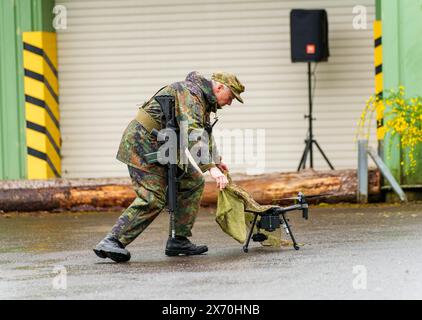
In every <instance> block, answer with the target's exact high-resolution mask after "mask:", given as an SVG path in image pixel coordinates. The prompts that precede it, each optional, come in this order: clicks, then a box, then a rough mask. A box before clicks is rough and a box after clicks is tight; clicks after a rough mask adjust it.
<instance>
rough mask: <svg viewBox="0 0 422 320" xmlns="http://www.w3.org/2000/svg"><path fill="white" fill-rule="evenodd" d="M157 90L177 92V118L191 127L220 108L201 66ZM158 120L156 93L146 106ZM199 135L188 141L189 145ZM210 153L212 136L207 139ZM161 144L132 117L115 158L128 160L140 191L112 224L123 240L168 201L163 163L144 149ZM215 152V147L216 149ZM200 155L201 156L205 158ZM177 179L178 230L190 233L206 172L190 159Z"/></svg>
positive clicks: (142, 227) (212, 160)
mask: <svg viewBox="0 0 422 320" xmlns="http://www.w3.org/2000/svg"><path fill="white" fill-rule="evenodd" d="M156 95H172V96H174V97H175V106H176V118H177V120H178V122H179V123H180V122H181V121H187V122H188V124H189V126H188V131H189V133H190V132H191V131H192V130H200V131H201V130H202V131H203V130H204V127H205V125H206V124H209V121H210V113H211V112H216V111H217V109H218V108H219V107H218V105H217V100H216V97H215V95H214V93H213V90H212V84H211V81H209V80H207V79H206V78H204V77H203V76H201V75H200V74H198V73H197V72H191V73H189V74H188V76H187V77H186V79H185V81H181V82H176V83H173V84H171V85H169V86H167V87H165V88H163V89H161V90H160V91H159V92H158V93H157V94H156ZM143 108H144V110H146V111H147V112H148V114H149V115H151V116H152V117H153V118H154V120H156V121H157V122H158V123H160V124H161V108H160V106H159V104H158V103H157V102H156V101H155V99H152V100H150V101H149V102H148V103H147V104H146V105H144V106H143ZM194 143H196V142H195V141H189V146H188V148H189V150H191V147H192V145H193V144H194ZM208 143H209V149H210V154H212V151H213V150H212V149H213V147H214V148H215V146H213V139H212V138H211V139H209V141H208ZM158 148H159V145H158V142H157V141H156V138H155V137H153V136H152V135H151V134H149V132H148V131H147V130H146V129H145V128H144V127H143V126H142V125H141V124H140V123H139V122H138V121H137V120H132V121H131V122H130V123H129V125H128V127H127V128H126V130H125V131H124V133H123V137H122V140H121V143H120V146H119V151H118V153H117V159H118V160H120V161H122V162H123V163H125V164H127V165H128V167H129V174H130V177H131V179H132V183H133V186H134V189H135V192H136V195H137V197H136V199H135V200H134V201H133V203H132V204H131V205H130V206H129V207H128V208H127V209H126V210H125V211H124V212H123V213H122V215H121V216H120V218H119V219H118V220H117V222H116V224H115V225H114V227H113V228H112V231H111V233H112V235H113V236H115V237H116V238H117V239H118V240H119V241H120V242H121V243H122V244H123V245H124V246H126V245H128V244H129V243H131V242H132V241H133V240H134V239H135V238H136V237H137V236H138V235H139V234H140V233H141V232H142V231H143V230H145V228H146V227H147V226H148V225H149V224H150V223H151V222H152V221H153V220H154V219H155V218H156V217H157V215H158V214H159V213H160V212H161V211H162V210H163V208H164V207H165V204H166V178H165V174H166V168H165V166H162V165H159V164H148V163H147V161H146V159H145V157H144V155H145V154H147V153H151V152H156V151H157V150H158ZM214 154H215V149H214ZM201 159H202V158H201ZM215 160H218V159H217V158H215V157H214V158H213V157H211V156H210V157H209V158H208V161H205V163H198V165H199V167H200V169H201V171H202V172H205V171H207V170H208V169H210V168H211V167H214V166H215V163H216V161H215ZM182 168H184V169H185V171H186V174H185V175H184V177H183V178H182V179H181V181H180V183H179V190H178V195H177V200H178V204H177V205H178V209H177V212H176V213H175V229H176V235H178V236H185V237H188V236H191V235H192V233H191V229H192V227H193V224H194V222H195V218H196V215H197V212H198V210H199V205H200V200H201V196H202V192H203V189H204V177H203V176H202V175H201V174H200V173H199V172H197V171H196V170H195V169H194V168H193V167H192V166H191V165H189V166H188V167H187V168H186V167H183V166H180V170H182Z"/></svg>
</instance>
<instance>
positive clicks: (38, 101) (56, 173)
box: [23, 31, 61, 179]
mask: <svg viewBox="0 0 422 320" xmlns="http://www.w3.org/2000/svg"><path fill="white" fill-rule="evenodd" d="M23 65H24V72H25V78H24V87H25V111H26V142H27V152H28V157H27V165H28V179H48V178H55V177H60V176H61V160H60V148H61V137H60V122H59V121H60V114H59V90H58V89H59V85H58V73H57V47H56V33H54V32H38V31H37V32H23Z"/></svg>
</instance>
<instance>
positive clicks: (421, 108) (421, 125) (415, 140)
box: [357, 86, 422, 174]
mask: <svg viewBox="0 0 422 320" xmlns="http://www.w3.org/2000/svg"><path fill="white" fill-rule="evenodd" d="M386 106H388V108H386ZM386 110H387V111H386ZM374 113H376V115H377V122H378V123H379V122H380V121H381V119H382V118H384V125H383V128H382V130H383V131H384V132H382V135H383V136H384V134H385V133H387V132H389V133H390V134H391V135H392V136H394V135H398V136H399V137H400V138H399V140H400V144H401V146H402V147H403V148H404V149H405V148H408V149H407V150H408V151H409V152H408V156H409V161H410V168H409V169H407V168H406V174H408V173H410V172H414V170H415V167H416V159H417V157H418V155H416V154H415V150H416V146H417V145H418V144H419V143H421V142H422V97H420V96H417V97H412V98H406V97H405V90H404V87H403V86H400V87H399V89H398V90H394V89H392V90H389V91H387V94H386V96H385V97H384V98H383V99H382V100H380V99H379V98H378V97H376V96H371V97H370V98H369V99H368V100H367V101H366V105H365V108H364V110H363V111H362V113H361V116H360V119H359V122H358V133H357V138H361V139H362V138H364V139H367V140H369V135H370V129H371V123H372V119H373V117H374ZM403 164H404V163H403V162H401V165H403Z"/></svg>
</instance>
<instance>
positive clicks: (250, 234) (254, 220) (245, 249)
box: [243, 213, 258, 252]
mask: <svg viewBox="0 0 422 320" xmlns="http://www.w3.org/2000/svg"><path fill="white" fill-rule="evenodd" d="M256 219H258V214H257V213H255V218H254V219H253V223H252V225H251V229H250V230H249V235H248V240H246V244H245V245H244V246H243V252H248V246H249V241H251V237H252V233H253V228H254V227H255V224H256Z"/></svg>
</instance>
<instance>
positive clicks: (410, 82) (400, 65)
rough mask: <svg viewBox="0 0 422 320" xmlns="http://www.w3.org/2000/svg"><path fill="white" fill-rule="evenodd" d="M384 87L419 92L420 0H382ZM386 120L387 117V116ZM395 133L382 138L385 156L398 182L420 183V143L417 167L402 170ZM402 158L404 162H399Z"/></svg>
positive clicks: (421, 83) (421, 62) (421, 69)
mask: <svg viewBox="0 0 422 320" xmlns="http://www.w3.org/2000/svg"><path fill="white" fill-rule="evenodd" d="M381 12H382V21H383V22H384V23H383V39H382V41H383V72H384V90H388V89H391V88H398V86H400V85H403V86H404V87H405V89H406V95H407V96H408V97H412V96H415V95H419V96H422V59H421V57H422V41H421V34H422V19H421V17H422V2H421V1H419V0H382V8H381ZM387 120H388V119H387ZM398 142H399V141H398V139H397V137H395V138H392V137H391V135H389V134H387V135H386V136H385V139H384V150H385V151H384V160H385V162H386V164H387V165H388V167H389V168H390V170H391V171H392V172H393V174H394V176H395V178H396V179H397V180H398V181H399V183H400V184H401V185H407V186H409V187H417V186H419V190H421V189H420V186H421V185H422V161H421V158H420V157H421V156H422V144H419V145H418V147H417V148H416V151H417V153H418V154H419V158H417V157H415V158H416V159H417V166H416V171H415V172H414V173H411V174H408V175H406V174H405V170H403V168H404V166H406V165H408V163H409V159H408V157H407V150H402V148H401V147H400V146H398ZM402 161H403V162H404V163H405V164H404V166H403V165H401V162H402Z"/></svg>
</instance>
